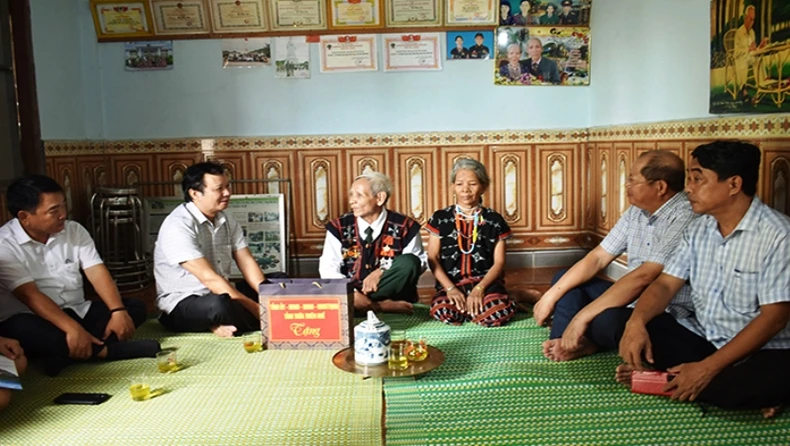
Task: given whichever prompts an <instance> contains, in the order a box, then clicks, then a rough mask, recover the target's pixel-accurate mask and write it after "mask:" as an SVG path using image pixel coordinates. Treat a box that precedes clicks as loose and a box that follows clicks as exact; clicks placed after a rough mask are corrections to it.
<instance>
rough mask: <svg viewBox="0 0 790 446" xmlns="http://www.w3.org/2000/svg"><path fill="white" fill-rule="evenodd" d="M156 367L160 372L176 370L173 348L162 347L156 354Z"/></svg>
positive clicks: (176, 363) (176, 362) (176, 364)
mask: <svg viewBox="0 0 790 446" xmlns="http://www.w3.org/2000/svg"><path fill="white" fill-rule="evenodd" d="M156 368H157V369H158V370H159V371H160V372H161V373H172V372H176V371H178V360H177V359H176V351H175V350H173V349H164V350H162V351H160V352H159V353H157V354H156Z"/></svg>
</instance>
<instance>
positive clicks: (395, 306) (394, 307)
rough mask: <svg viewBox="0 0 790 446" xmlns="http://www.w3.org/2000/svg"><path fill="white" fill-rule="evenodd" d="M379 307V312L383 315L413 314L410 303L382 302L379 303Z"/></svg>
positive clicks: (399, 301)
mask: <svg viewBox="0 0 790 446" xmlns="http://www.w3.org/2000/svg"><path fill="white" fill-rule="evenodd" d="M379 306H380V307H381V311H383V312H385V313H403V314H412V313H414V305H412V304H411V302H404V301H402V300H389V299H387V300H382V301H381V302H379Z"/></svg>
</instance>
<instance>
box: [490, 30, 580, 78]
mask: <svg viewBox="0 0 790 446" xmlns="http://www.w3.org/2000/svg"><path fill="white" fill-rule="evenodd" d="M495 49H496V51H495V56H494V59H495V61H496V62H495V64H494V83H495V84H496V85H589V84H590V36H589V28H571V27H567V28H548V27H520V26H500V27H499V28H497V32H496V46H495Z"/></svg>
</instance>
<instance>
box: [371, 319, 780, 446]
mask: <svg viewBox="0 0 790 446" xmlns="http://www.w3.org/2000/svg"><path fill="white" fill-rule="evenodd" d="M382 319H384V320H385V321H386V322H387V323H388V324H390V325H392V326H395V327H396V328H405V329H407V335H408V337H409V338H415V337H420V336H423V337H425V338H426V340H427V341H428V343H429V344H431V345H434V346H436V347H438V348H439V349H441V350H442V351H443V352H444V353H445V355H446V360H445V363H444V364H443V365H441V366H440V367H439V368H437V369H436V370H434V371H432V372H430V373H428V374H426V375H424V376H422V377H420V378H418V379H413V378H406V379H403V378H393V379H387V380H385V381H384V393H385V400H386V414H385V417H386V426H385V427H386V441H387V445H388V446H396V445H431V446H438V445H487V446H494V445H514V446H524V445H790V414H783V415H780V416H779V417H778V418H776V419H774V420H764V419H763V418H762V416H761V415H760V414H759V412H758V411H741V412H736V411H723V410H721V409H717V408H712V407H709V406H708V407H705V408H704V410H705V412H706V413H705V414H704V415H703V409H702V408H701V407H700V406H699V405H697V404H690V403H678V402H673V401H671V400H669V399H668V398H662V397H654V396H647V395H635V394H631V393H630V391H629V390H628V389H627V388H626V387H624V386H622V385H620V384H617V383H615V382H614V369H615V367H616V366H617V364H619V363H620V361H619V358H618V357H617V356H616V355H615V354H614V353H606V354H598V355H594V356H591V357H588V358H583V359H580V360H576V361H571V362H566V363H555V362H552V361H549V360H548V359H545V358H544V357H543V355H542V353H541V343H542V342H543V341H544V340H545V339H546V338H547V336H548V330H547V329H546V328H542V327H538V326H537V325H536V324H535V321H534V319H532V318H529V317H528V316H527V315H524V314H519V315H518V316H517V318H516V320H515V321H514V322H512V323H511V324H509V325H508V326H505V327H501V328H481V327H477V326H473V325H471V324H464V325H463V326H460V327H455V326H448V325H444V324H441V323H439V322H436V321H431V320H428V319H427V309H425V308H424V307H422V308H420V309H419V311H417V312H416V314H415V315H414V316H394V315H385V316H384V317H383V318H382ZM788 379H790V371H789V374H788Z"/></svg>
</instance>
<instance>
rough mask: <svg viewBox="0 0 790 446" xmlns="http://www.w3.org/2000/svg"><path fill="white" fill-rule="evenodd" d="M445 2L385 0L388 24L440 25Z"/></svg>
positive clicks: (433, 0) (395, 25)
mask: <svg viewBox="0 0 790 446" xmlns="http://www.w3.org/2000/svg"><path fill="white" fill-rule="evenodd" d="M443 3H444V1H443V0H385V2H384V4H385V5H386V6H385V11H386V13H385V16H386V19H387V20H386V22H387V26H388V27H391V28H397V27H417V26H439V25H441V24H442V4H443Z"/></svg>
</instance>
